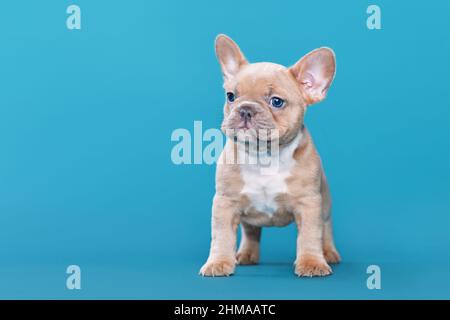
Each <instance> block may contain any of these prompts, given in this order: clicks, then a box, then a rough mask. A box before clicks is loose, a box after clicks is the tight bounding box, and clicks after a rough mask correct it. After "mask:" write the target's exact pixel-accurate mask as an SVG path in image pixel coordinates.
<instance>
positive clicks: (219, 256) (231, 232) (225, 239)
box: [200, 195, 239, 277]
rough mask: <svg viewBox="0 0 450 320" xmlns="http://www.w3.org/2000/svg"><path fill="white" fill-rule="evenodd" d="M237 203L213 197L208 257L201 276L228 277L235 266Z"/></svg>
mask: <svg viewBox="0 0 450 320" xmlns="http://www.w3.org/2000/svg"><path fill="white" fill-rule="evenodd" d="M238 224H239V215H238V207H237V202H236V201H232V200H230V199H228V198H226V197H223V196H217V195H216V196H215V197H214V201H213V209H212V222H211V227H212V239H211V249H210V251H209V257H208V260H207V261H206V263H205V264H204V265H203V267H202V268H201V269H200V274H201V275H202V276H212V277H214V276H229V275H231V274H233V272H234V269H235V266H236V233H237V226H238Z"/></svg>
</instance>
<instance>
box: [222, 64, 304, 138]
mask: <svg viewBox="0 0 450 320" xmlns="http://www.w3.org/2000/svg"><path fill="white" fill-rule="evenodd" d="M224 88H225V92H226V102H225V107H224V120H223V123H222V130H223V131H224V132H225V133H226V132H227V131H228V132H230V133H233V132H234V133H237V132H238V130H244V131H248V133H249V134H257V135H258V138H259V139H262V140H266V138H267V139H268V140H272V139H274V138H275V137H277V136H279V139H280V143H283V141H286V140H290V139H291V138H293V137H295V135H296V133H297V132H298V130H299V128H300V127H301V125H302V124H303V115H304V110H305V107H306V103H305V101H304V99H303V97H302V95H301V92H300V90H299V88H298V85H297V83H296V81H295V79H294V77H293V76H292V74H291V73H290V72H289V70H288V69H287V68H285V67H283V66H280V65H277V64H273V63H254V64H247V65H245V66H243V67H242V68H241V70H240V71H239V72H238V73H237V74H236V75H235V76H234V77H232V78H231V79H229V80H225V83H224ZM230 129H234V130H230ZM274 129H276V134H277V136H275V135H274V134H275V131H273V130H274ZM264 134H266V136H264Z"/></svg>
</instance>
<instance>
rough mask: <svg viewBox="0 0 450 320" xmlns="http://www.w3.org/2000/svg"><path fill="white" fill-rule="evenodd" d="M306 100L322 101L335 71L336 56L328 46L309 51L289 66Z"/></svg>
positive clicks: (310, 101) (311, 101)
mask: <svg viewBox="0 0 450 320" xmlns="http://www.w3.org/2000/svg"><path fill="white" fill-rule="evenodd" d="M290 71H291V73H292V74H293V75H294V77H295V79H296V80H297V82H298V84H299V85H300V89H301V90H302V92H303V93H304V96H305V98H306V100H307V101H306V102H307V103H308V104H313V103H316V102H319V101H322V100H323V99H324V98H325V96H326V95H327V91H328V88H329V87H330V85H331V82H332V81H333V79H334V74H335V72H336V58H335V55H334V52H333V50H331V49H330V48H319V49H316V50H313V51H311V52H310V53H308V54H307V55H305V56H304V57H303V58H301V59H300V60H299V61H298V62H297V63H296V64H295V65H294V66H292V67H291V68H290Z"/></svg>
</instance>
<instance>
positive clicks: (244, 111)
mask: <svg viewBox="0 0 450 320" xmlns="http://www.w3.org/2000/svg"><path fill="white" fill-rule="evenodd" d="M254 114H255V112H254V110H253V108H252V107H249V106H241V107H240V108H239V115H240V116H241V119H242V120H245V121H249V120H250V119H251V118H252V117H253V115H254Z"/></svg>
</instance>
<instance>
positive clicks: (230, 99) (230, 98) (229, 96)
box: [227, 92, 236, 102]
mask: <svg viewBox="0 0 450 320" xmlns="http://www.w3.org/2000/svg"><path fill="white" fill-rule="evenodd" d="M227 99H228V101H229V102H233V101H234V99H236V97H235V96H234V93H233V92H227Z"/></svg>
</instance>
